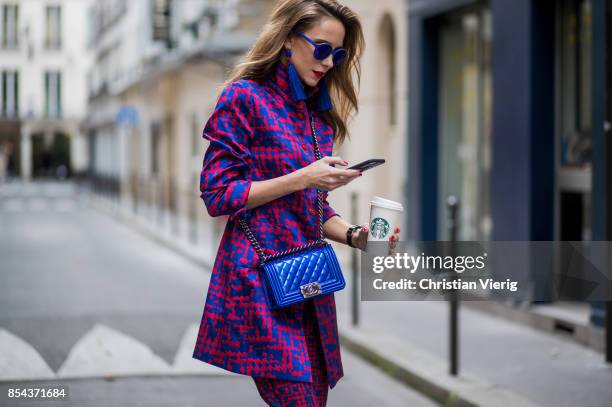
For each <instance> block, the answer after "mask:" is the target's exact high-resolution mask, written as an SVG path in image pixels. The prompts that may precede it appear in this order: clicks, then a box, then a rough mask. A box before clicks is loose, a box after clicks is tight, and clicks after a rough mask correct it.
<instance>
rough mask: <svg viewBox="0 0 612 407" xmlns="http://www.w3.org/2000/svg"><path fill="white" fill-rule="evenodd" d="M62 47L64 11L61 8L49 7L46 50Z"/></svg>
mask: <svg viewBox="0 0 612 407" xmlns="http://www.w3.org/2000/svg"><path fill="white" fill-rule="evenodd" d="M61 47H62V9H61V7H60V6H47V13H46V30H45V48H47V49H60V48H61Z"/></svg>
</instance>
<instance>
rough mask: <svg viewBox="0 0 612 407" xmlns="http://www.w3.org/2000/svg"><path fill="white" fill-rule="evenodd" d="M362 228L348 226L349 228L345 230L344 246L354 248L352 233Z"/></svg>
mask: <svg viewBox="0 0 612 407" xmlns="http://www.w3.org/2000/svg"><path fill="white" fill-rule="evenodd" d="M361 227H362V226H361V225H351V226H349V228H348V229H347V230H346V244H348V245H349V246H351V247H355V246H353V232H354V231H355V230H356V229H360V228H361Z"/></svg>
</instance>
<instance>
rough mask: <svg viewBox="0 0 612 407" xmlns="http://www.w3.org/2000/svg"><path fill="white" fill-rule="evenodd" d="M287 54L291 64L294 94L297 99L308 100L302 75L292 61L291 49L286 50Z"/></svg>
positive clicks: (290, 70) (290, 80) (290, 71)
mask: <svg viewBox="0 0 612 407" xmlns="http://www.w3.org/2000/svg"><path fill="white" fill-rule="evenodd" d="M285 56H286V57H287V59H288V64H289V84H290V85H291V89H292V90H293V94H294V96H295V98H296V99H297V100H306V94H305V93H304V86H303V85H302V81H301V80H300V76H299V75H298V72H297V70H296V69H295V66H293V64H292V63H291V50H290V49H286V50H285Z"/></svg>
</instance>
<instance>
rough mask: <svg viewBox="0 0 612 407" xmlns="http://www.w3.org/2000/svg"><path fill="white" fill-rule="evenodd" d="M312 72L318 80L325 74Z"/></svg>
mask: <svg viewBox="0 0 612 407" xmlns="http://www.w3.org/2000/svg"><path fill="white" fill-rule="evenodd" d="M312 72H314V74H315V76H316V77H317V78H319V79H320V78H321V77H322V76H323V75H325V72H321V71H312Z"/></svg>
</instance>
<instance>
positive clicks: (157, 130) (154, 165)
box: [151, 122, 161, 175]
mask: <svg viewBox="0 0 612 407" xmlns="http://www.w3.org/2000/svg"><path fill="white" fill-rule="evenodd" d="M160 142H161V125H160V124H159V123H157V122H155V123H152V124H151V174H152V175H159V143H160Z"/></svg>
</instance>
